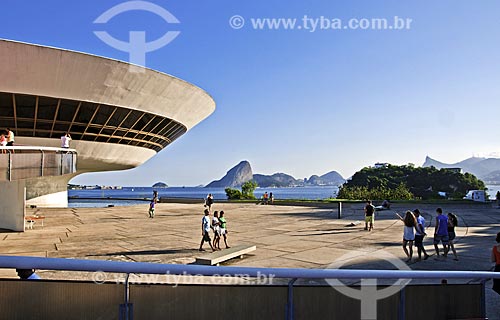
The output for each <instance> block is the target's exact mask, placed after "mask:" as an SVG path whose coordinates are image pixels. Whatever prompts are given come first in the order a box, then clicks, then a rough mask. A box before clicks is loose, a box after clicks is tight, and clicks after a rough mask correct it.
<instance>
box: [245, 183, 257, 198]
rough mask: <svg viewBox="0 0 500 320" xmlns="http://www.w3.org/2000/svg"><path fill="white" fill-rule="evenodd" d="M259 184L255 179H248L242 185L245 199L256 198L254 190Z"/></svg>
mask: <svg viewBox="0 0 500 320" xmlns="http://www.w3.org/2000/svg"><path fill="white" fill-rule="evenodd" d="M258 186H259V185H258V184H257V182H255V181H253V180H250V181H247V182H245V183H244V184H243V185H242V186H241V194H242V195H243V197H244V198H245V199H255V195H254V194H253V192H254V191H255V189H256V188H257V187H258Z"/></svg>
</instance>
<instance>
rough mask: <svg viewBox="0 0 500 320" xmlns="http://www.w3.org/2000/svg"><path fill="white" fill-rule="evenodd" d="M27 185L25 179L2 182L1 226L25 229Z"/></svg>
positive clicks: (0, 195) (0, 187)
mask: <svg viewBox="0 0 500 320" xmlns="http://www.w3.org/2000/svg"><path fill="white" fill-rule="evenodd" d="M25 199H26V187H25V183H24V181H2V182H0V228H1V229H8V230H12V231H21V232H23V231H24V216H25V214H26V200H25Z"/></svg>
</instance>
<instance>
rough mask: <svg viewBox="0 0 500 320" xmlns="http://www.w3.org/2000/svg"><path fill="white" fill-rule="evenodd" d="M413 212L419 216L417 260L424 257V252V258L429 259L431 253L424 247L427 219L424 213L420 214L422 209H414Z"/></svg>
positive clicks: (416, 237)
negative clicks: (423, 215)
mask: <svg viewBox="0 0 500 320" xmlns="http://www.w3.org/2000/svg"><path fill="white" fill-rule="evenodd" d="M413 214H414V215H415V218H417V227H416V228H415V247H417V251H418V260H417V261H420V260H421V259H422V253H423V254H424V260H427V259H428V258H429V255H428V254H427V252H426V251H425V248H424V237H425V236H426V233H425V219H424V217H422V215H420V210H418V209H415V210H413Z"/></svg>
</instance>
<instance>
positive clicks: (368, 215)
mask: <svg viewBox="0 0 500 320" xmlns="http://www.w3.org/2000/svg"><path fill="white" fill-rule="evenodd" d="M374 219H375V207H374V206H373V204H372V202H371V200H367V201H366V206H365V230H368V231H372V229H373V220H374ZM368 225H370V227H368Z"/></svg>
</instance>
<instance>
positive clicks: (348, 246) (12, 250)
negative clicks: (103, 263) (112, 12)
mask: <svg viewBox="0 0 500 320" xmlns="http://www.w3.org/2000/svg"><path fill="white" fill-rule="evenodd" d="M437 206H438V205H435V204H432V205H429V204H422V205H418V206H417V207H418V208H419V209H420V211H421V212H423V216H424V218H425V219H426V221H427V225H428V226H429V223H431V222H432V227H431V228H430V229H428V231H427V233H428V234H429V235H430V237H427V238H426V240H425V245H426V249H427V251H428V253H429V254H431V257H430V258H429V259H428V260H425V261H419V262H417V261H415V260H414V261H412V262H410V263H408V264H407V265H408V266H409V267H410V268H411V269H414V270H478V271H484V270H491V269H492V266H493V264H492V263H491V262H490V254H491V247H492V245H493V244H494V243H495V235H496V233H497V232H500V209H497V208H496V207H493V206H491V205H482V204H474V203H470V204H454V203H453V202H450V203H446V202H444V203H442V204H441V205H439V206H441V207H442V208H443V211H444V212H445V213H447V212H454V213H455V214H457V215H458V217H459V226H458V228H457V230H456V231H457V232H456V233H457V239H456V245H455V247H456V249H457V252H458V256H459V261H454V260H453V259H452V258H453V256H452V255H451V252H450V255H449V257H448V258H447V259H446V260H442V259H440V260H435V259H434V258H435V253H434V248H433V246H432V234H433V226H434V218H435V209H436V207H437ZM203 209H204V208H203V205H202V204H174V203H158V204H157V206H156V216H155V218H154V219H150V218H148V203H146V202H145V204H144V205H141V206H133V207H112V208H66V209H46V208H35V209H27V214H28V215H31V214H35V213H36V214H41V215H44V216H45V217H46V218H45V222H44V227H43V228H42V227H41V225H39V224H38V223H37V224H35V227H34V229H33V230H27V231H26V232H24V233H16V232H8V231H2V232H1V233H0V253H1V254H8V255H22V256H42V257H59V258H81V259H104V260H115V261H140V262H153V263H177V264H188V263H193V262H194V260H195V257H196V256H198V255H199V254H200V252H199V251H198V247H199V244H200V239H201V218H202V216H203ZM407 209H415V205H411V206H408V205H406V204H395V205H393V207H392V208H391V210H387V211H381V212H377V214H376V218H375V227H374V230H373V231H365V230H364V222H363V204H352V205H346V206H344V209H343V215H342V219H338V218H337V209H336V205H335V204H332V208H316V207H306V206H279V205H255V204H241V203H216V204H215V205H214V207H213V210H224V211H225V216H226V219H227V221H228V223H227V226H228V230H229V234H228V242H229V245H230V246H233V245H238V244H255V245H256V246H257V250H256V251H254V252H253V253H252V254H249V255H247V256H246V257H245V258H244V259H236V260H231V261H228V262H227V263H226V264H225V265H231V266H248V267H276V268H285V267H288V268H326V267H328V266H329V265H330V264H332V263H334V262H337V263H338V262H339V261H341V262H342V264H343V265H344V267H347V268H359V269H395V267H394V266H393V265H392V263H390V262H387V261H385V260H383V259H380V258H379V257H380V256H381V255H382V252H387V253H390V254H393V255H394V256H396V257H398V258H400V259H401V260H403V261H404V260H406V256H405V254H404V252H403V250H402V247H401V240H402V234H403V223H402V222H401V221H400V220H399V219H397V217H396V215H395V212H399V213H400V214H401V213H404V211H405V210H407ZM356 221H359V222H361V223H360V224H356V223H355V222H356ZM353 222H354V226H353V225H352V223H353ZM204 248H205V249H207V251H208V250H209V249H210V248H209V247H208V245H207V244H205V245H204ZM221 248H224V244H223V240H221ZM346 254H349V256H350V257H349V258H348V259H346V258H345V255H346ZM352 256H355V258H354V259H353V258H352ZM415 257H416V252H415V254H414V258H415ZM38 273H39V274H40V275H41V277H42V278H44V279H80V280H82V279H85V280H92V275H91V274H89V273H85V272H82V273H77V272H62V271H46V270H40V271H38ZM0 277H2V278H15V277H16V274H15V272H14V270H0ZM486 286H487V289H486V298H487V300H486V305H487V313H488V317H489V318H490V319H500V316H499V315H500V296H498V295H497V294H496V293H495V292H493V291H492V290H491V289H490V288H491V281H489V282H488V283H487V284H486Z"/></svg>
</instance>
